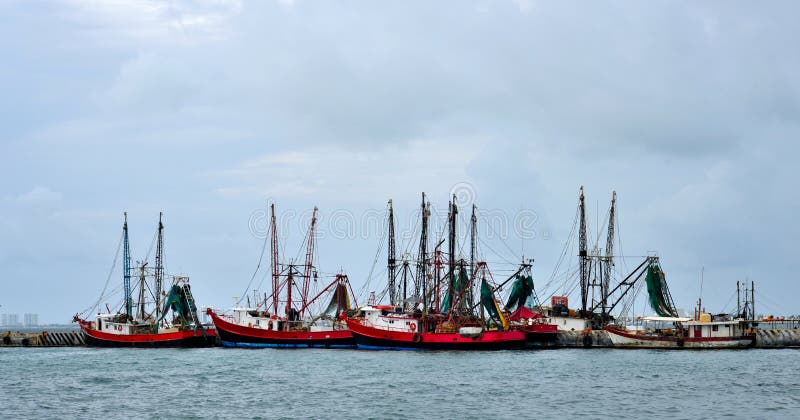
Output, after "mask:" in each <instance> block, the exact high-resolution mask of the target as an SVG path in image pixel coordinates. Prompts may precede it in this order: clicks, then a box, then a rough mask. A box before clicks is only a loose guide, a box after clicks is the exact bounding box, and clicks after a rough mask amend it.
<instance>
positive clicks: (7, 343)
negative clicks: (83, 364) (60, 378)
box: [0, 331, 86, 347]
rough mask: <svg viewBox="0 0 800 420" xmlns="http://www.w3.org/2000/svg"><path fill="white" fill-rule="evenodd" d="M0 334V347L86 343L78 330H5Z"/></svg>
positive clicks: (56, 345)
mask: <svg viewBox="0 0 800 420" xmlns="http://www.w3.org/2000/svg"><path fill="white" fill-rule="evenodd" d="M1 335H2V339H0V347H76V346H85V345H86V341H85V340H84V338H83V334H81V332H80V331H58V332H47V331H41V332H35V333H29V332H19V331H16V332H12V331H6V332H4V333H2V334H1Z"/></svg>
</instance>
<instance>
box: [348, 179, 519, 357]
mask: <svg viewBox="0 0 800 420" xmlns="http://www.w3.org/2000/svg"><path fill="white" fill-rule="evenodd" d="M475 210H476V207H475V206H473V207H472V218H471V220H472V229H471V233H472V235H471V236H472V249H471V258H470V260H469V261H466V260H464V259H459V260H456V258H455V253H456V246H457V245H456V244H457V237H456V220H457V214H458V208H457V206H456V197H455V196H454V197H453V200H452V201H451V202H450V204H449V212H448V225H449V240H448V242H449V243H448V245H449V252H448V253H447V256H448V257H449V264H448V265H447V267H448V269H447V271H446V272H445V273H444V276H442V273H441V271H442V268H443V267H444V264H442V262H443V258H442V254H443V253H442V252H440V251H439V250H438V246H437V248H436V251H435V252H434V254H433V256H432V257H433V258H430V257H431V256H429V255H428V251H427V228H428V217H429V216H430V213H431V212H430V203H427V202H426V200H425V194H424V193H423V194H422V208H421V215H422V220H421V224H420V225H421V236H420V241H419V244H420V245H419V258H418V260H417V261H416V266H417V272H416V273H412V270H411V268H410V267H411V262H410V261H408V260H406V259H404V260H403V261H401V265H400V267H401V270H402V271H401V273H400V275H399V276H397V272H396V271H397V268H398V267H397V261H396V259H395V243H394V210H393V208H392V201H391V200H390V201H389V223H388V226H389V234H388V238H389V247H388V248H389V250H388V273H389V279H388V286H387V293H388V295H389V305H377V304H375V301H376V300H378V299H375V298H370V301H371V302H370V303H371V304H370V305H369V306H366V307H364V308H361V309H360V310H359V311H358V312H357V313H356V314H355V315H354V316H352V317H348V318H347V325H348V327H349V328H350V331H352V333H353V337H354V338H355V341H356V344H357V345H358V347H359V348H366V349H413V350H501V349H515V348H523V347H524V346H525V344H526V333H525V331H524V330H523V326H522V323H521V322H518V323H517V325H512V324H511V323H509V320H508V318H507V316H506V314H505V313H504V310H503V309H501V308H500V305H499V303H498V300H497V299H496V298H495V293H496V292H497V291H498V290H499V289H501V288H502V286H503V285H504V284H505V283H507V282H508V281H510V280H512V279H514V278H517V282H515V287H517V286H518V284H517V283H519V284H520V285H522V283H524V281H523V280H522V279H521V277H520V276H519V275H520V273H522V272H523V270H525V269H526V267H527V269H528V270H529V268H530V266H529V265H527V264H524V265H523V267H521V268H520V269H519V270H517V272H516V273H515V275H512V276H511V278H509V280H506V281H505V282H503V283H502V284H500V285H494V286H492V285H490V283H491V284H494V281H493V280H492V277H491V273H490V272H489V270H488V267H487V265H486V263H485V262H483V261H477V260H476V258H475V243H476V242H475V240H476V232H477V218H476V215H475ZM443 242H444V241H442V242H440V243H439V244H440V245H441V244H442V243H443ZM414 274H416V275H414ZM414 277H416V278H415V279H414ZM398 280H399V281H398ZM411 281H413V283H411ZM531 282H532V280H531ZM525 284H527V283H525ZM517 288H518V287H517ZM517 288H515V289H514V290H517ZM531 289H532V287H531ZM513 293H514V292H513V291H512V296H513V297H514V299H513V303H514V305H516V304H519V303H520V302H525V301H526V299H527V295H526V296H523V294H524V293H525V291H524V290H518V291H517V294H516V295H514V294H513ZM505 309H506V310H507V309H508V305H507V307H506V308H505Z"/></svg>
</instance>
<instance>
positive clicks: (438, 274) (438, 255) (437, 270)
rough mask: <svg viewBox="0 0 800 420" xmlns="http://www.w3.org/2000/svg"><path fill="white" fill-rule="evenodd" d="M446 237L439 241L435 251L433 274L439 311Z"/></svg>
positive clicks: (439, 309) (440, 307)
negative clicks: (443, 244) (443, 251)
mask: <svg viewBox="0 0 800 420" xmlns="http://www.w3.org/2000/svg"><path fill="white" fill-rule="evenodd" d="M443 242H444V239H442V240H441V241H439V243H438V244H436V248H434V251H433V270H434V271H433V275H434V280H433V281H434V283H435V285H434V287H435V290H434V293H435V296H434V301H435V303H436V311H437V312H439V311H441V310H442V251H441V247H442V243H443Z"/></svg>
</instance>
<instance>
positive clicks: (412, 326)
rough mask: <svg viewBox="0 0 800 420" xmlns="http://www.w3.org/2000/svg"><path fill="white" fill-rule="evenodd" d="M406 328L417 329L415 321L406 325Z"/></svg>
mask: <svg viewBox="0 0 800 420" xmlns="http://www.w3.org/2000/svg"><path fill="white" fill-rule="evenodd" d="M408 329H410V330H411V331H414V330H416V329H417V323H416V322H412V323H411V324H409V325H408Z"/></svg>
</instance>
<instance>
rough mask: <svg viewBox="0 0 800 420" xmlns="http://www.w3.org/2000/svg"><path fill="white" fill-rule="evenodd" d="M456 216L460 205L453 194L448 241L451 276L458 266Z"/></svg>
mask: <svg viewBox="0 0 800 420" xmlns="http://www.w3.org/2000/svg"><path fill="white" fill-rule="evenodd" d="M456 216H458V207H457V206H456V196H455V194H453V201H451V202H450V214H449V217H448V219H449V220H448V221H449V222H450V232H449V235H448V243H447V246H448V248H449V252H450V255H449V257H450V260H449V261H448V269H449V270H450V276H451V277H452V276H454V275H455V271H454V270H455V268H456ZM451 283H452V282H451Z"/></svg>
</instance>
